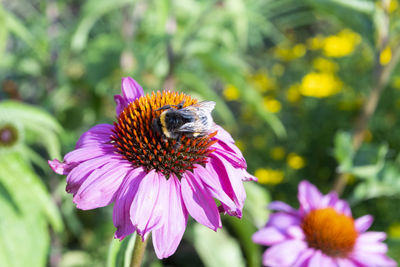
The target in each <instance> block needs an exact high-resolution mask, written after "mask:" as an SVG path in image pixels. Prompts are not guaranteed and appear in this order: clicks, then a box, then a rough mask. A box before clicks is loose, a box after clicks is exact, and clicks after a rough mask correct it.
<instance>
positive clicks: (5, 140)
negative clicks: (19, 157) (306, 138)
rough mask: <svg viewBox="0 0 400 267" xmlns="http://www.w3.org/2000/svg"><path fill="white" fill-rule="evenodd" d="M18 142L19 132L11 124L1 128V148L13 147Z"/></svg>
mask: <svg viewBox="0 0 400 267" xmlns="http://www.w3.org/2000/svg"><path fill="white" fill-rule="evenodd" d="M17 141H18V130H17V128H15V127H14V126H13V125H11V124H4V125H1V126H0V146H2V147H11V146H13V145H14V144H15V143H17Z"/></svg>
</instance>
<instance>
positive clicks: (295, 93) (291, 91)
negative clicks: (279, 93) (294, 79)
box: [286, 84, 301, 103]
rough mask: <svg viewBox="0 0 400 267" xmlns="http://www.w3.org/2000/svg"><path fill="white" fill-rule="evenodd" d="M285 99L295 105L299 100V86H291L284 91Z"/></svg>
mask: <svg viewBox="0 0 400 267" xmlns="http://www.w3.org/2000/svg"><path fill="white" fill-rule="evenodd" d="M286 98H287V100H288V101H289V102H290V103H296V102H298V101H299V100H300V98H301V95H300V84H293V85H292V86H290V87H289V88H288V90H287V91H286Z"/></svg>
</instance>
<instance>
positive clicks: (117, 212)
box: [113, 168, 146, 240]
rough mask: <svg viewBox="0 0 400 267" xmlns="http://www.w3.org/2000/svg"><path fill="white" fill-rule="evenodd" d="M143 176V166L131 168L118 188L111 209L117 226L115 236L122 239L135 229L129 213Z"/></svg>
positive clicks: (144, 174)
mask: <svg viewBox="0 0 400 267" xmlns="http://www.w3.org/2000/svg"><path fill="white" fill-rule="evenodd" d="M145 176H146V172H145V171H144V170H143V168H135V169H133V170H132V171H130V172H129V173H128V175H127V176H126V178H125V180H124V181H123V183H122V185H121V187H120V189H119V190H118V193H117V196H116V199H115V205H114V210H113V223H114V226H115V227H116V228H117V231H116V232H115V238H118V239H120V240H122V239H123V238H125V236H127V235H130V234H131V233H133V232H134V231H135V230H136V228H135V227H134V226H133V224H132V222H131V218H130V214H129V213H130V209H131V205H132V201H133V198H134V197H135V196H136V193H137V190H138V188H139V184H140V182H141V181H142V179H143V178H144V177H145Z"/></svg>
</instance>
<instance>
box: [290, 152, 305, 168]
mask: <svg viewBox="0 0 400 267" xmlns="http://www.w3.org/2000/svg"><path fill="white" fill-rule="evenodd" d="M286 160H287V164H288V165H289V167H290V168H292V169H295V170H298V169H301V168H303V167H304V166H305V165H306V161H305V159H304V158H303V157H301V156H299V155H298V154H296V153H289V155H288V157H287V159H286Z"/></svg>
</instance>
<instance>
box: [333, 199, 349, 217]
mask: <svg viewBox="0 0 400 267" xmlns="http://www.w3.org/2000/svg"><path fill="white" fill-rule="evenodd" d="M333 208H334V209H335V210H336V211H337V212H339V213H343V214H345V215H347V216H349V217H351V209H350V206H349V204H348V203H347V202H346V201H344V200H338V201H337V202H336V204H335V205H334V206H333Z"/></svg>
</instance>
